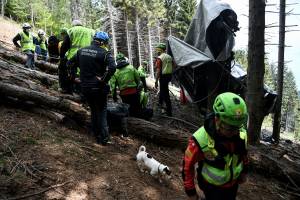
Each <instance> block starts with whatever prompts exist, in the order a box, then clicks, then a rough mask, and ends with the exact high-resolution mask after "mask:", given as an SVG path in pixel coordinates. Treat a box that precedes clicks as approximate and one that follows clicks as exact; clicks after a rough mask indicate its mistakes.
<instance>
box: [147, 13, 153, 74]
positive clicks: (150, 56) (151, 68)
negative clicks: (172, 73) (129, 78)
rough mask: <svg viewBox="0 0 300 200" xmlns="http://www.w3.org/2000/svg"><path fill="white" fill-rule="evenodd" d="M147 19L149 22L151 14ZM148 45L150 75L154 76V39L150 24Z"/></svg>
mask: <svg viewBox="0 0 300 200" xmlns="http://www.w3.org/2000/svg"><path fill="white" fill-rule="evenodd" d="M147 21H148V23H149V21H150V20H149V16H148V18H147ZM148 47H149V59H150V63H149V64H150V69H149V72H150V77H151V78H154V67H153V53H152V39H151V27H150V25H148Z"/></svg>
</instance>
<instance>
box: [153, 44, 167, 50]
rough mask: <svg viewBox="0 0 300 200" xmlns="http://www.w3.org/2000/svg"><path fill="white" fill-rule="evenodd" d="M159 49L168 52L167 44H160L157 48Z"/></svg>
mask: <svg viewBox="0 0 300 200" xmlns="http://www.w3.org/2000/svg"><path fill="white" fill-rule="evenodd" d="M156 48H157V49H162V50H166V48H167V47H166V44H164V43H159V44H158V45H157V46H156Z"/></svg>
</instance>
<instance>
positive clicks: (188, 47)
mask: <svg viewBox="0 0 300 200" xmlns="http://www.w3.org/2000/svg"><path fill="white" fill-rule="evenodd" d="M237 26H238V22H237V19H236V14H235V12H234V11H233V10H232V9H231V8H230V6H229V5H228V4H227V3H224V2H222V1H219V0H202V1H200V3H199V6H198V8H197V11H196V14H195V16H194V17H193V20H192V23H191V25H190V27H189V30H188V33H187V35H186V37H185V41H182V40H180V39H178V38H175V37H173V36H170V37H169V38H168V53H169V54H170V55H171V56H172V57H173V58H174V62H175V63H176V65H177V67H176V69H175V71H174V76H175V78H176V79H177V80H178V82H179V84H180V85H181V86H183V88H184V89H185V90H186V91H187V92H188V94H189V96H190V97H191V99H192V101H193V102H194V103H197V104H198V105H199V106H200V107H201V108H204V109H206V108H208V107H211V104H212V102H213V100H214V98H215V96H216V95H217V94H219V93H222V92H225V91H231V92H234V93H237V94H240V95H241V96H243V97H245V93H246V72H245V71H244V70H243V69H242V67H241V66H240V65H239V64H237V63H235V62H234V61H232V58H233V57H232V48H233V46H234V32H235V31H237V30H238V27H237ZM276 96H277V95H276V94H275V93H274V92H272V91H271V90H269V89H267V87H266V88H265V93H264V98H265V114H268V113H269V112H271V111H272V109H273V107H274V104H275V100H276Z"/></svg>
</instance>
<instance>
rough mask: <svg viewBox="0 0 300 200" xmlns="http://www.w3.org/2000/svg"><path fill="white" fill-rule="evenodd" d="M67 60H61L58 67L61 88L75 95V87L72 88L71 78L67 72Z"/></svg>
mask: <svg viewBox="0 0 300 200" xmlns="http://www.w3.org/2000/svg"><path fill="white" fill-rule="evenodd" d="M67 61H68V60H67V59H66V58H63V59H61V60H60V62H59V65H58V81H59V86H60V88H61V89H62V90H63V91H64V92H66V93H69V94H72V93H73V87H72V82H71V80H70V78H69V75H68V70H67Z"/></svg>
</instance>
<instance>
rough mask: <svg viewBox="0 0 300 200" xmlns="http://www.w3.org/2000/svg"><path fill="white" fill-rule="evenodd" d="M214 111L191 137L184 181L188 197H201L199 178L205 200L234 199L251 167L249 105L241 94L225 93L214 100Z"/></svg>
mask: <svg viewBox="0 0 300 200" xmlns="http://www.w3.org/2000/svg"><path fill="white" fill-rule="evenodd" d="M213 111H214V112H213V113H211V114H209V115H208V116H207V118H206V120H205V122H204V126H203V127H201V128H200V129H198V130H197V131H196V132H195V133H194V134H193V136H192V137H191V138H190V139H189V142H188V147H187V149H186V151H185V155H184V160H183V171H182V175H183V182H184V188H185V192H186V194H187V195H188V197H189V199H198V194H197V192H196V189H195V183H194V178H195V164H196V163H198V169H197V179H198V185H199V188H200V189H201V190H202V191H203V193H204V195H205V199H206V200H220V199H226V200H234V199H235V197H236V194H237V190H238V185H239V184H240V183H243V182H244V181H245V180H246V173H247V171H248V170H247V169H248V162H249V161H248V157H247V133H246V130H245V129H244V128H243V125H244V124H245V122H246V120H247V116H248V114H247V107H246V104H245V102H244V100H243V99H242V98H241V97H239V96H238V95H236V94H234V93H230V92H225V93H222V94H220V95H218V96H217V97H216V99H215V101H214V105H213Z"/></svg>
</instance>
